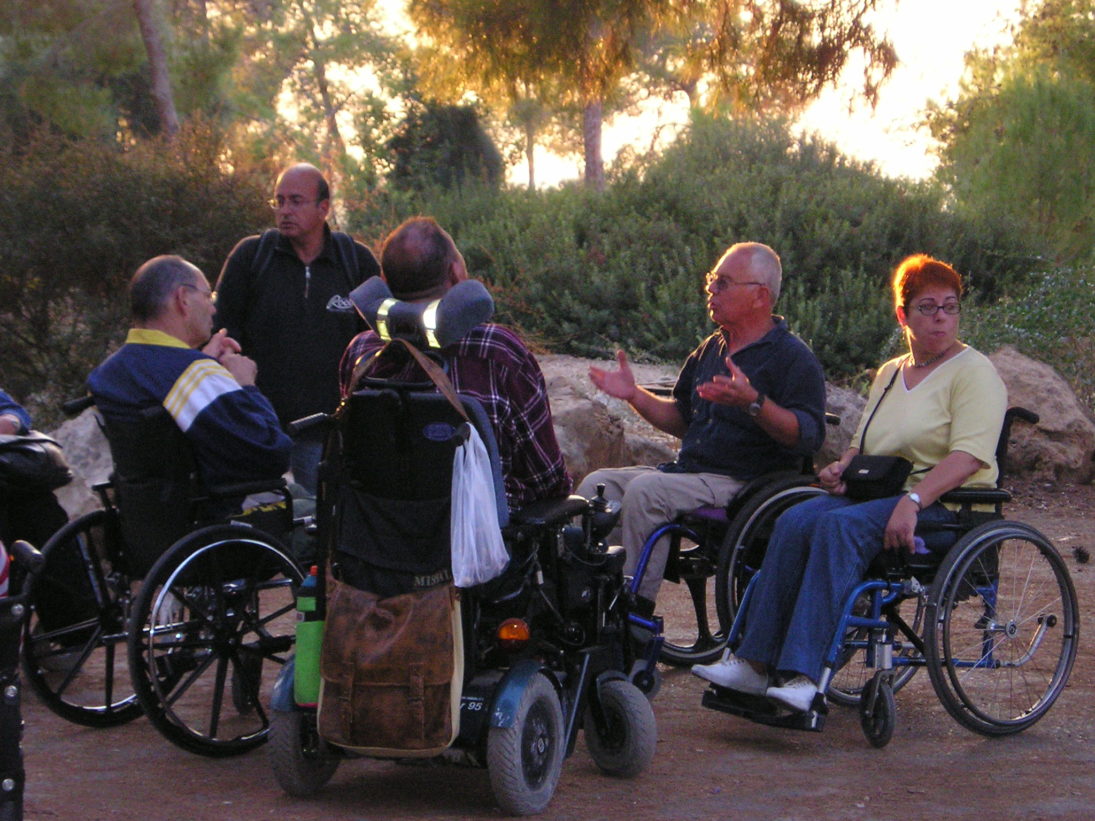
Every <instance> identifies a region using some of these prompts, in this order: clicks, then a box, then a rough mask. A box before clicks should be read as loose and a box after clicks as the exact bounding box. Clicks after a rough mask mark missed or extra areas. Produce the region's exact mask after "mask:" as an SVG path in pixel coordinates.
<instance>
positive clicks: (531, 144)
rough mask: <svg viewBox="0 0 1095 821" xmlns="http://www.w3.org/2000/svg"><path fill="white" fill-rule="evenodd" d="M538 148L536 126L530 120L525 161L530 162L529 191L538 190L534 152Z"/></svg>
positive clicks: (526, 137) (527, 127) (526, 127)
mask: <svg viewBox="0 0 1095 821" xmlns="http://www.w3.org/2000/svg"><path fill="white" fill-rule="evenodd" d="M535 148H536V126H534V125H533V124H532V121H531V120H529V121H528V122H526V123H525V161H526V162H528V190H529V191H535V190H536V160H535V158H534V157H533V151H534V150H535Z"/></svg>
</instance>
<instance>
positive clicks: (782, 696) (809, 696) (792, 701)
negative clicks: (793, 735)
mask: <svg viewBox="0 0 1095 821" xmlns="http://www.w3.org/2000/svg"><path fill="white" fill-rule="evenodd" d="M765 695H766V696H768V698H770V699H771V700H772V701H774V702H776V703H777V704H780V705H782V706H784V707H786V708H787V709H788V710H793V711H794V712H796V713H805V712H806V711H807V710H809V709H810V705H811V704H813V703H814V696H815V695H817V685H816V684H814V683H813V682H812V681H810V679H808V678H806V676H795V677H794V678H793V679H791V680H790V681H788V682H787V683H786V684H784V685H783V686H782V687H769V688H768V691H767V692H766V693H765Z"/></svg>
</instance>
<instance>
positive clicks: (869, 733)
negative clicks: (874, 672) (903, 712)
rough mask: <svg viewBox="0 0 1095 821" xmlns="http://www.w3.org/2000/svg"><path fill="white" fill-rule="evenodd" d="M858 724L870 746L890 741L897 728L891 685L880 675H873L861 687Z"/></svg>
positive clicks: (895, 704)
mask: <svg viewBox="0 0 1095 821" xmlns="http://www.w3.org/2000/svg"><path fill="white" fill-rule="evenodd" d="M859 725H860V726H861V727H862V728H863V735H865V736H866V737H867V740H868V741H869V742H871V746H872V747H877V748H882V747H885V746H886V745H887V744H889V743H890V739H891V738H893V732H894V730H895V729H896V728H897V703H896V702H895V701H894V697H893V685H891V684H890V682H889V681H887V680H885V679H883V678H882V677H881V676H874V677H872V678H871V679H869V680H868V681H867V683H866V684H865V685H864V687H863V692H862V698H861V699H860V701H859Z"/></svg>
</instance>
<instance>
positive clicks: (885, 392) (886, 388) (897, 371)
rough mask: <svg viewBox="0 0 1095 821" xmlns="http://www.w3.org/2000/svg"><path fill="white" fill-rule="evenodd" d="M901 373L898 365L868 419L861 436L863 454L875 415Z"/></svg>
mask: <svg viewBox="0 0 1095 821" xmlns="http://www.w3.org/2000/svg"><path fill="white" fill-rule="evenodd" d="M899 373H901V366H900V365H898V366H897V367H896V368H895V369H894V372H893V376H892V377H890V382H889V384H888V385H886V387H885V389H884V390H883V391H882V395H881V396H880V397H878V401H877V402H875V406H874V410H873V411H871V415H870V416H868V417H867V424H865V425H864V426H863V433H861V434H860V435H859V452H860V453H863V442H864V441H865V440H866V439H867V428H869V427H870V426H871V420H872V419H874V415H875V414H876V413H878V406H879V405H881V404H882V400H883V399H885V398H886V394H888V393H889V392H890V388H892V387H893V383H894V382H896V381H897V375H898V374H899Z"/></svg>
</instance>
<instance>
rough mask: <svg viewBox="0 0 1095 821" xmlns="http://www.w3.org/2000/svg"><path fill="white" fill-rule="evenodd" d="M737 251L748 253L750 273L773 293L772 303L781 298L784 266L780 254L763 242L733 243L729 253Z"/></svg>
mask: <svg viewBox="0 0 1095 821" xmlns="http://www.w3.org/2000/svg"><path fill="white" fill-rule="evenodd" d="M737 251H741V252H744V253H746V254H748V259H749V275H750V276H751V277H753V278H754V279H755V280H756V281H757V282H760V283H762V284H763V285H764V287H765V288H767V289H768V293H770V294H771V295H772V304H773V305H775V304H776V300H778V299H779V291H780V286H781V285H782V283H783V266H782V265H781V264H780V261H779V254H777V253H776V252H775V251H773V250H772V249H771V248H769V247H768V246H767V245H765V244H764V243H763V242H739V243H736V244H734V245H731V246H730V248H729V249H727V253H728V254H729V253H734V252H737Z"/></svg>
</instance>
